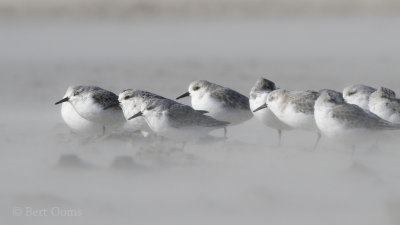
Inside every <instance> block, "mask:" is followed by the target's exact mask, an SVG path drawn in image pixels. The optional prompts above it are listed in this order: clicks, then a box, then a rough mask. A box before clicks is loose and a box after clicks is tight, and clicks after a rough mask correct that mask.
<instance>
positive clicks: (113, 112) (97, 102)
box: [55, 86, 125, 134]
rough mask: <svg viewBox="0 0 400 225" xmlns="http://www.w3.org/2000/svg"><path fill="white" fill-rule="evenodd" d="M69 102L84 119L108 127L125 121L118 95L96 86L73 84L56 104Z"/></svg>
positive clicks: (116, 125) (115, 126) (114, 126)
mask: <svg viewBox="0 0 400 225" xmlns="http://www.w3.org/2000/svg"><path fill="white" fill-rule="evenodd" d="M63 102H69V103H71V105H72V106H73V108H74V109H75V111H76V112H77V113H78V114H79V115H80V116H81V117H83V118H84V119H86V120H89V121H91V122H94V123H97V124H101V125H102V127H103V134H104V132H105V128H106V127H113V128H117V127H118V126H120V125H122V123H123V122H124V121H125V119H124V116H123V113H122V110H121V108H120V107H119V106H118V96H117V95H116V94H114V93H112V92H110V91H107V90H104V89H102V88H99V87H95V86H71V87H69V88H68V90H67V95H66V96H65V97H64V98H63V99H62V100H60V101H58V102H56V103H55V104H56V105H57V104H60V103H63Z"/></svg>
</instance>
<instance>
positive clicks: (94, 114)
mask: <svg viewBox="0 0 400 225" xmlns="http://www.w3.org/2000/svg"><path fill="white" fill-rule="evenodd" d="M70 101H71V100H70ZM72 105H73V106H74V108H75V110H76V112H78V114H79V115H81V116H82V117H83V118H85V119H87V120H89V121H92V122H95V123H99V124H102V125H105V126H112V127H119V126H121V125H123V123H124V122H125V119H124V116H123V113H122V111H121V110H115V109H113V108H109V109H106V110H104V108H103V107H102V106H101V105H100V104H98V103H96V102H95V101H94V100H93V98H91V97H86V98H83V99H78V100H73V101H72Z"/></svg>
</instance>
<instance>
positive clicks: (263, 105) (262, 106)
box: [253, 103, 268, 112]
mask: <svg viewBox="0 0 400 225" xmlns="http://www.w3.org/2000/svg"><path fill="white" fill-rule="evenodd" d="M265 108H268V105H267V103H264V104H262V105H261V106H260V107H258V108H257V109H255V110H253V112H257V111H258V110H261V109H265Z"/></svg>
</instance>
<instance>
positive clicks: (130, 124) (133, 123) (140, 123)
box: [121, 99, 151, 132]
mask: <svg viewBox="0 0 400 225" xmlns="http://www.w3.org/2000/svg"><path fill="white" fill-rule="evenodd" d="M140 107H141V103H140V102H139V101H136V100H132V99H128V100H122V101H121V108H122V112H123V113H124V116H125V119H129V118H130V117H132V116H133V115H135V114H136V113H138V112H139V111H140ZM124 130H126V131H128V132H135V131H139V130H140V131H144V132H151V129H150V127H149V125H148V124H147V122H146V120H145V119H144V118H143V117H142V116H139V117H136V118H133V119H131V120H127V121H126V123H125V124H124Z"/></svg>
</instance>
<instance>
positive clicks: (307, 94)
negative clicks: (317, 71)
mask: <svg viewBox="0 0 400 225" xmlns="http://www.w3.org/2000/svg"><path fill="white" fill-rule="evenodd" d="M318 96H319V93H318V92H316V91H309V90H307V91H289V92H287V93H286V96H285V97H286V104H284V106H283V108H285V107H286V106H287V105H288V104H289V103H291V104H293V105H295V109H296V111H297V112H301V113H305V114H314V105H315V101H316V100H317V98H318Z"/></svg>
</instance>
